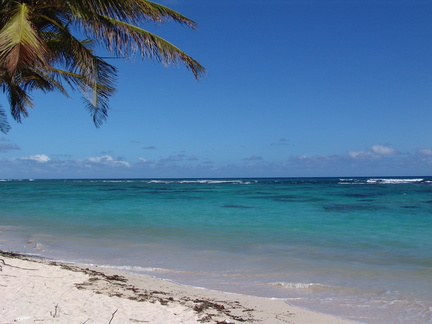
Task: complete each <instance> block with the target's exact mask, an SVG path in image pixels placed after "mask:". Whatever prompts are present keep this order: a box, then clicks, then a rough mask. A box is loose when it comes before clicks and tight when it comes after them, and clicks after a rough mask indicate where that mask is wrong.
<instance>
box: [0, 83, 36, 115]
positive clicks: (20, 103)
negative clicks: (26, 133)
mask: <svg viewBox="0 0 432 324" xmlns="http://www.w3.org/2000/svg"><path fill="white" fill-rule="evenodd" d="M3 86H4V88H5V90H6V91H5V92H6V93H7V95H8V100H9V105H10V109H11V115H12V117H13V118H14V119H15V120H16V121H17V122H19V123H20V122H21V116H24V117H27V116H28V108H30V107H33V103H32V101H31V97H30V95H29V94H28V93H27V92H26V91H25V90H23V89H22V88H21V86H20V85H19V84H17V83H15V82H13V81H9V82H5V83H4V84H3Z"/></svg>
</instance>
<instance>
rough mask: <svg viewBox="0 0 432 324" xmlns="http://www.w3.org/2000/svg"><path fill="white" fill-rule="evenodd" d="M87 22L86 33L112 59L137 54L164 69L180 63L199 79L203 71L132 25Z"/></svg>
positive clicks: (111, 21) (100, 20)
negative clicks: (105, 48)
mask: <svg viewBox="0 0 432 324" xmlns="http://www.w3.org/2000/svg"><path fill="white" fill-rule="evenodd" d="M97 18H98V20H93V21H92V22H89V23H88V24H87V25H86V27H87V31H88V33H93V34H92V36H93V37H94V38H96V39H97V40H98V41H100V42H102V43H104V44H106V46H107V48H108V49H109V50H110V51H111V52H112V53H114V54H115V55H122V56H123V55H124V56H130V55H133V54H134V53H135V52H137V51H138V52H140V54H141V56H142V57H143V58H145V57H148V58H151V59H156V60H158V61H160V62H162V63H164V64H166V65H169V64H173V63H178V62H182V63H184V64H185V65H186V67H187V68H188V69H189V70H190V71H191V72H192V73H193V74H194V76H195V78H196V79H199V78H200V77H201V76H202V75H204V74H205V73H206V71H205V68H204V67H203V66H202V65H201V64H200V63H198V62H197V61H196V60H194V59H193V58H192V57H190V56H189V55H187V54H186V53H185V52H183V51H181V50H180V49H179V48H178V47H176V46H174V45H173V44H171V43H170V42H168V41H166V40H165V39H163V38H161V37H159V36H157V35H155V34H153V33H150V32H149V31H147V30H144V29H142V28H140V27H137V26H135V25H132V24H129V23H126V22H124V21H120V20H117V19H114V18H109V17H105V16H97Z"/></svg>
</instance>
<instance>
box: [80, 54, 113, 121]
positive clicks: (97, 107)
mask: <svg viewBox="0 0 432 324" xmlns="http://www.w3.org/2000/svg"><path fill="white" fill-rule="evenodd" d="M92 65H93V68H92V71H93V73H92V74H93V75H92V77H91V78H89V79H88V80H87V82H86V83H85V84H84V83H82V84H81V87H82V90H83V94H84V96H83V98H84V101H85V103H86V108H87V110H88V111H89V112H90V114H91V116H92V118H93V123H94V124H95V126H96V127H100V126H101V125H102V123H103V122H104V121H105V120H106V118H107V117H108V108H109V105H108V102H109V98H110V97H111V95H112V94H113V93H114V92H115V89H114V87H113V85H112V83H113V76H114V75H116V70H115V68H114V67H113V66H111V65H110V64H108V63H106V62H105V61H104V60H102V59H100V58H98V57H96V56H95V57H94V59H93V62H92ZM88 81H90V82H88Z"/></svg>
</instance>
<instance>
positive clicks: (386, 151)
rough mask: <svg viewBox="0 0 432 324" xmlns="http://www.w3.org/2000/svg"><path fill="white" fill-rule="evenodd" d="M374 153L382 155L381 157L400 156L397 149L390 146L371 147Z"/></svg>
mask: <svg viewBox="0 0 432 324" xmlns="http://www.w3.org/2000/svg"><path fill="white" fill-rule="evenodd" d="M371 150H372V152H374V153H376V154H381V155H395V154H399V152H398V151H396V150H395V149H393V148H391V147H388V146H384V145H374V146H372V147H371Z"/></svg>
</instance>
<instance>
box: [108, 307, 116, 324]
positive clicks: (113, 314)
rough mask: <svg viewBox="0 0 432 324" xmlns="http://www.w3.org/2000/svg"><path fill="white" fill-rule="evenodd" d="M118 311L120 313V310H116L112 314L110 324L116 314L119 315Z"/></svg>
mask: <svg viewBox="0 0 432 324" xmlns="http://www.w3.org/2000/svg"><path fill="white" fill-rule="evenodd" d="M117 311H118V309H116V310H115V312H114V313H112V315H111V319H110V321H109V322H108V324H111V322H112V320H113V319H114V316H115V314H116V313H117Z"/></svg>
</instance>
